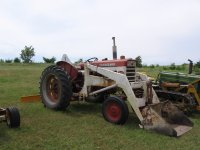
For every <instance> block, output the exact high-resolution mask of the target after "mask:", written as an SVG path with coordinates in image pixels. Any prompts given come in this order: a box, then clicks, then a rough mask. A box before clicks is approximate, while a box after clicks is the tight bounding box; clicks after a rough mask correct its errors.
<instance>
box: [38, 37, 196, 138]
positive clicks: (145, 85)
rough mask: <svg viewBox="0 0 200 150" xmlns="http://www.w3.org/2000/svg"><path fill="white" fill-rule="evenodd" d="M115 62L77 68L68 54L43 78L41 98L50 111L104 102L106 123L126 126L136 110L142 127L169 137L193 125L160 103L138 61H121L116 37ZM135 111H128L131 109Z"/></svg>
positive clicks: (89, 62) (95, 62) (94, 61)
mask: <svg viewBox="0 0 200 150" xmlns="http://www.w3.org/2000/svg"><path fill="white" fill-rule="evenodd" d="M112 39H113V60H107V59H104V60H98V59H97V58H96V57H94V58H91V59H88V60H87V61H86V62H85V63H80V64H79V65H78V66H74V65H73V64H72V63H71V62H70V61H69V59H68V57H67V56H66V55H64V56H63V58H62V61H59V62H57V63H56V65H52V66H49V67H47V68H46V69H45V70H44V71H43V72H42V75H41V78H40V96H41V99H42V103H43V104H44V106H46V107H47V108H51V109H54V110H64V109H66V108H67V107H68V106H69V104H70V101H71V100H79V101H80V100H83V101H90V100H91V99H93V100H94V101H102V102H103V103H102V114H103V117H104V118H105V120H106V121H108V122H111V123H113V124H124V123H125V122H126V121H127V119H128V116H129V110H133V112H134V113H135V114H136V116H137V118H138V119H139V120H140V127H141V128H144V129H150V130H154V131H157V132H160V133H163V134H165V135H169V136H180V135H182V134H184V133H185V132H187V131H189V130H190V129H192V126H193V123H192V122H191V121H190V120H189V119H188V118H187V116H185V115H184V113H183V112H181V111H180V110H178V109H177V108H176V107H175V106H174V105H173V104H172V103H171V102H169V101H165V102H162V103H161V102H160V101H159V99H158V97H157V95H156V93H155V91H154V90H153V88H152V85H151V82H150V80H149V78H148V77H147V76H146V75H143V74H140V73H138V72H136V62H135V60H134V59H132V58H128V59H127V58H125V57H124V56H121V57H120V59H117V51H116V45H115V38H114V37H113V38H112ZM127 105H130V107H131V108H132V109H128V106H127Z"/></svg>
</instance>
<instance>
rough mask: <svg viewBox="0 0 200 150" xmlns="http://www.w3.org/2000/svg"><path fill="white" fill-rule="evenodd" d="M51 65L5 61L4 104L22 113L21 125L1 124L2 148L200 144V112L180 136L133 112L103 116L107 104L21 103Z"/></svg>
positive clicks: (0, 67)
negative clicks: (117, 121) (124, 117)
mask: <svg viewBox="0 0 200 150" xmlns="http://www.w3.org/2000/svg"><path fill="white" fill-rule="evenodd" d="M46 66H47V65H45V64H29V65H23V64H0V93H1V94H0V107H8V106H17V107H18V108H19V109H20V114H21V127H20V128H19V129H9V128H8V127H7V126H6V124H5V123H1V124H0V149H2V150H8V149H19V150H23V149H34V150H35V149H42V150H45V149H46V150H51V149H56V150H57V149H58V150H59V149H61V150H62V149H91V150H94V149H102V150H105V149H106V150H107V149H125V150H129V149H130V150H132V149H137V150H140V149H141V150H144V149H149V150H155V149H186V150H187V149H192V150H195V149H196V150H197V149H199V145H200V114H194V115H193V116H192V118H191V119H192V121H193V122H194V124H195V125H194V128H193V129H192V130H191V131H190V132H188V133H186V134H185V135H183V136H181V137H179V138H174V137H168V136H164V135H160V134H156V133H154V132H151V131H146V130H143V129H140V128H139V126H138V123H139V122H138V120H137V118H136V117H135V116H134V114H133V113H131V114H130V117H129V120H128V122H127V123H126V124H125V125H123V126H117V125H113V124H110V123H108V122H106V121H105V120H104V119H103V117H102V114H101V104H92V103H78V102H73V103H71V105H70V106H69V107H68V109H67V110H66V111H64V112H63V111H53V110H50V109H47V108H44V107H43V105H42V104H41V103H40V102H36V103H20V102H19V98H20V97H21V96H25V95H34V94H38V82H39V77H40V74H41V72H42V70H43V69H44V68H45V67H46ZM154 69H155V68H154ZM144 71H145V70H144ZM152 72H154V73H155V72H156V71H152Z"/></svg>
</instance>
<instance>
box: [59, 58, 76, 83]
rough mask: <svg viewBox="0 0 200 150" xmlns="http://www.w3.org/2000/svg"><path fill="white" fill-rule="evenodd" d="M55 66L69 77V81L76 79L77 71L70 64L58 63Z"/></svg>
mask: <svg viewBox="0 0 200 150" xmlns="http://www.w3.org/2000/svg"><path fill="white" fill-rule="evenodd" d="M56 65H57V66H59V67H61V68H62V69H63V70H64V71H65V72H66V73H67V74H68V75H69V76H70V78H71V80H74V79H76V77H77V75H78V70H77V69H76V68H75V67H74V66H73V65H72V64H70V63H68V62H66V61H58V62H57V63H56Z"/></svg>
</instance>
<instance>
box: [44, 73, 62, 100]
mask: <svg viewBox="0 0 200 150" xmlns="http://www.w3.org/2000/svg"><path fill="white" fill-rule="evenodd" d="M59 93H60V85H59V81H58V79H57V78H56V76H55V75H50V76H49V77H47V82H46V94H47V96H48V98H49V100H50V101H51V102H54V103H56V102H58V101H59V95H60V94H59Z"/></svg>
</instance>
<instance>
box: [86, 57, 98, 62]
mask: <svg viewBox="0 0 200 150" xmlns="http://www.w3.org/2000/svg"><path fill="white" fill-rule="evenodd" d="M93 61H98V58H97V57H92V58H90V59H88V60H86V61H85V62H89V63H91V62H93Z"/></svg>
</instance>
